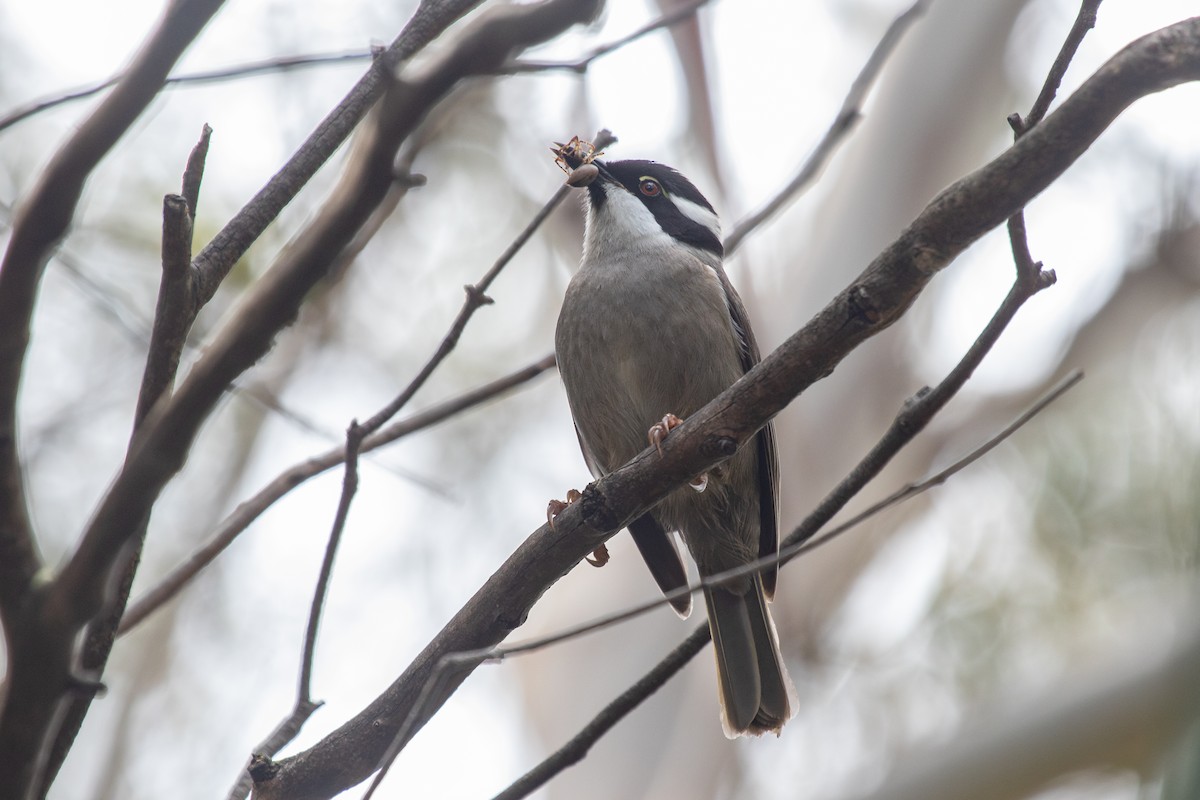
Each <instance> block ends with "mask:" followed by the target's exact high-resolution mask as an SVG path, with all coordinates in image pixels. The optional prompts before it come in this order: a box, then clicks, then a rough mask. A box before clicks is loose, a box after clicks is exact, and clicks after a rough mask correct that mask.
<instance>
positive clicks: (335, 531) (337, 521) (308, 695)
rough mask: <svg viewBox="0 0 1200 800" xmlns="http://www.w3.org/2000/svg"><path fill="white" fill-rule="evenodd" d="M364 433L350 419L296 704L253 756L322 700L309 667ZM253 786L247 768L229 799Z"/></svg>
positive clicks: (265, 753)
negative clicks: (318, 698)
mask: <svg viewBox="0 0 1200 800" xmlns="http://www.w3.org/2000/svg"><path fill="white" fill-rule="evenodd" d="M365 435H366V431H365V430H364V429H363V428H362V427H360V426H359V424H358V420H351V422H350V427H348V428H347V429H346V458H345V464H346V469H345V473H344V474H343V476H342V494H341V497H339V498H338V505H337V512H336V513H335V514H334V518H333V526H332V528H331V529H330V531H329V540H328V541H327V542H326V544H325V556H324V557H323V558H322V559H321V572H320V574H319V575H318V576H317V585H316V587H315V588H314V589H313V596H312V602H311V604H310V606H309V611H308V625H307V626H305V630H304V650H303V654H302V655H301V657H300V681H299V683H298V685H297V686H296V703H295V705H294V706H293V707H292V711H291V713H289V714H288V716H287V717H285V718H284V719H283V721H282V722H280V724H279V725H277V726H276V728H275V730H274V732H272V734H271V736H269V737H268V738H267V740H266V741H264V742H263V743H262V744H260V745H259V746H258V747H257V748H256V749H255V750H254V754H253V756H252V757H253V758H262V757H266V758H270V757H271V756H274V755H275V754H276V753H278V752H279V751H280V750H282V749H283V748H284V746H285V745H287V744H288V742H290V741H292V739H294V738H295V737H296V736H297V735H298V734H299V733H300V728H301V727H302V726H303V724H304V722H305V721H306V720H307V719H308V718H309V717H310V716H312V713H313V712H314V711H316V710H317V709H318V708H320V706H321V703H319V702H314V701H313V699H312V670H313V660H314V659H315V658H316V653H317V631H318V630H319V628H320V625H321V611H322V609H323V608H324V607H325V598H326V597H327V596H328V594H329V581H330V579H331V578H332V577H333V562H334V559H335V558H336V557H337V550H338V545H339V544H340V543H341V541H342V535H343V534H344V533H345V531H346V519H347V518H348V517H349V516H350V504H351V502H353V500H354V495H355V494H356V493H357V492H358V454H359V452H360V450H361V449H362V444H363V439H364V438H365ZM253 785H254V778H253V776H251V774H250V772H249V767H247V768H246V769H243V770H242V773H241V775H239V776H238V780H237V782H236V783H235V784H234V787H233V789H232V790H231V791H230V793H229V796H228V797H229V800H242V798H244V797H245V796H246V795H247V794H248V793H249V792H250V789H251V788H252V787H253Z"/></svg>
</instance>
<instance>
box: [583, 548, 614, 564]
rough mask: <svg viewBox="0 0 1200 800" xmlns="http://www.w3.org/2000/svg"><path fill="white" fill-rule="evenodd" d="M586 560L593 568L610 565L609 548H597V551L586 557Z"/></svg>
mask: <svg viewBox="0 0 1200 800" xmlns="http://www.w3.org/2000/svg"><path fill="white" fill-rule="evenodd" d="M584 559H585V560H586V561H587V562H588V563H589V564H591V565H592V566H593V567H596V568H600V567H603V566H604V565H605V564H607V563H608V559H609V555H608V548H607V547H605V546H604V545H600V546H599V547H597V548H596V549H595V550H593V551H592V554H591V555H590V556H584Z"/></svg>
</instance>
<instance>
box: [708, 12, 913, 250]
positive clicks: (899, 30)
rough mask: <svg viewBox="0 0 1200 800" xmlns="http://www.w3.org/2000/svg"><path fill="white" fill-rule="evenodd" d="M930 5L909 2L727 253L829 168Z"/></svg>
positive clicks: (740, 226)
mask: <svg viewBox="0 0 1200 800" xmlns="http://www.w3.org/2000/svg"><path fill="white" fill-rule="evenodd" d="M928 5H929V0H917V2H915V3H913V4H912V5H911V6H909V8H908V10H907V11H905V12H904V13H903V14H901V15H900V16H898V17H896V18H895V19H894V20H892V24H891V25H889V26H888V29H887V30H886V31H884V34H883V38H881V39H880V40H879V43H878V44H876V45H875V49H874V50H873V51H872V52H871V55H870V57H869V58H868V59H867V63H866V64H864V65H863V68H862V70H860V71H859V73H858V76H857V77H856V78H855V79H854V82H853V83H851V84H850V91H849V92H847V93H846V97H845V99H843V100H842V107H841V108H840V109H839V110H838V113H837V116H836V117H834V120H833V123H832V124H831V125H830V126H829V128H828V130H826V131H825V135H824V136H822V137H821V141H819V142H817V146H816V147H815V148H814V149H813V151H812V153H811V154H810V155H809V157H808V158H807V159H806V160H805V162H804V164H803V166H801V167H800V171H799V172H797V173H796V176H795V177H794V178H792V180H791V181H789V182H788V185H787V186H785V187H783V189H781V190H780V191H779V192H778V193H776V195H775V196H774V197H773V198H771V199H770V200H769V201H767V203H766V205H764V206H763V207H762V208H760V209H759V210H758V211H755V212H754V213H753V214H751V215H750V216H748V217H745V218H744V219H741V220H739V221H738V223H737V224H736V225H734V226H733V230H732V231H730V232H729V235H728V236H726V237H725V255H726V256H730V255H732V254H733V253H734V251H735V250H737V249H738V248H739V247H740V246H741V244H742V242H743V241H744V240H745V239H746V237H747V236H749V235H750V234H751V233H752V232H754V230H755V229H756V228H758V227H759V226H760V225H762V224H763V223H764V222H766V221H767V220H769V219H770V218H771V217H773V216H775V214H777V213H778V212H779V211H780V210H781V209H782V208H783V207H784V206H786V205H787V204H788V203H790V202H792V200H794V199H795V197H796V195H797V194H798V193H799V192H800V191H801V190H802V189H804V188H805V187H806V186H808V185H809V184H810V183H811V182H812V181H813V180H814V179H816V177H817V176H818V175H819V174H820V172H821V170H822V169H824V168H825V165H826V164H827V163H829V159H831V158H832V157H833V154H834V152H836V150H837V148H838V146H839V145H840V144H841V143H842V141H843V140H844V139H845V138H846V136H847V135H848V134H849V133H850V131H851V130H853V128H854V126H855V125H856V124H857V123H858V120H859V118H860V117H861V116H862V106H863V103H864V102H865V101H866V99H867V94H868V93H869V92H870V91H871V87H872V86H873V85H874V83H875V79H876V78H877V77H879V73H880V72H882V71H883V65H884V64H885V63H887V60H888V57H889V56H891V54H892V53H893V52H894V51H895V49H896V45H898V44H899V43H900V39H901V38H903V36H904V34H905V32H907V31H908V29H909V28H910V27H912V25H913V24H914V23H916V21H917V19H918V18H920V16H921V15H922V14H924V13H925V7H926V6H928Z"/></svg>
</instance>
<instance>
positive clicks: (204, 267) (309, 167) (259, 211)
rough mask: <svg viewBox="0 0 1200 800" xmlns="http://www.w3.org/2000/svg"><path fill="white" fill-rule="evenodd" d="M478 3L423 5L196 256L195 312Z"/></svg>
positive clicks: (447, 0) (458, 0)
mask: <svg viewBox="0 0 1200 800" xmlns="http://www.w3.org/2000/svg"><path fill="white" fill-rule="evenodd" d="M480 2H482V0H442V2H437V3H434V2H429V0H422V2H421V3H420V4H419V5H418V6H417V10H416V12H415V13H414V14H413V17H412V19H410V20H409V21H408V24H407V25H405V26H404V30H403V31H401V32H400V35H399V36H397V37H396V39H395V41H393V42H392V43H391V45H389V46H388V48H387V49H386V50H384V51H383V52H382V53H380V54H379V56H378V58H376V59H375V62H374V63H373V64H372V65H371V68H370V69H368V70H367V72H366V74H364V75H363V76H362V78H360V79H359V81H358V83H356V84H355V85H354V87H353V88H352V89H351V90H350V92H349V93H348V94H347V95H346V97H345V98H343V99H342V101H341V102H340V103H338V105H337V107H336V108H334V109H333V110H332V111H330V112H329V114H328V115H327V116H326V117H325V119H323V120H321V122H320V124H319V125H317V127H316V130H314V131H313V132H312V133H311V134H310V135H309V137H308V139H306V140H305V141H304V144H302V145H300V149H298V150H297V151H296V152H295V154H294V155H293V156H292V157H291V158H290V159H288V162H287V163H286V164H284V165H283V167H282V169H280V170H279V172H277V173H275V175H273V176H272V177H271V180H269V181H268V182H267V184H266V186H264V187H263V188H262V189H260V190H259V192H258V194H256V195H255V196H254V198H253V199H251V200H250V202H249V203H247V204H246V205H245V207H243V208H242V210H241V211H239V212H238V213H237V214H236V215H234V217H233V219H231V220H229V222H228V223H226V225H225V227H224V228H222V229H221V232H220V233H218V234H217V235H216V236H215V237H213V240H212V241H211V242H209V243H208V244H207V245H206V246H205V247H204V249H203V250H201V251H200V254H199V255H197V256H196V258H195V260H194V261H193V263H192V266H193V267H194V268H195V270H196V277H195V280H196V296H195V298H194V301H193V302H194V303H195V305H196V308H197V309H199V308H200V307H202V306H204V304H205V303H207V302H208V301H209V300H211V299H212V296H213V295H214V294H216V291H217V288H218V287H219V286H220V285H221V282H222V281H224V280H225V277H226V276H227V275H228V274H229V271H230V270H232V269H233V267H234V265H235V264H236V263H237V261H238V259H240V258H241V257H242V256H243V255H245V253H246V251H247V250H248V249H249V248H250V245H252V244H253V243H254V242H256V241H257V240H258V237H260V236H261V235H262V234H263V231H265V230H266V229H267V226H268V225H270V224H271V223H272V222H273V221H274V220H275V218H276V217H278V216H279V212H281V211H282V210H283V209H284V207H285V206H287V204H288V203H290V202H291V201H292V198H294V197H295V196H296V195H297V194H299V192H300V190H301V189H303V188H304V186H305V185H307V183H308V181H309V180H310V179H311V178H312V176H313V175H314V174H316V172H317V170H318V169H320V168H321V166H322V165H324V164H325V162H326V161H328V160H329V158H330V156H332V155H333V153H334V152H335V151H336V150H337V149H338V147H340V146H341V145H342V143H343V142H345V141H346V138H347V137H348V136H349V135H350V132H351V131H352V130H354V128H355V127H356V126H357V125H358V123H359V122H360V121H362V118H363V117H364V116H365V115H366V113H367V111H368V110H370V108H371V107H372V106H373V105H374V104H375V103H376V101H378V100H379V98H380V97H382V96H383V93H384V90H385V89H386V88H387V86H388V84H389V81H390V79H391V76H392V74H393V72H394V71H395V69H396V68H397V67H398V66H399V65H400V64H401V63H404V62H405V61H407V60H408V59H409V58H411V57H412V56H413V54H415V53H416V52H418V51H419V50H421V49H422V48H423V47H425V46H426V45H427V44H429V43H430V42H432V41H433V40H434V39H436V38H437V37H438V36H440V35H441V34H442V33H444V32H445V30H446V29H447V28H448V27H450V25H452V24H453V23H455V22H457V21H458V20H459V19H461V18H462V17H463V16H465V15H466V14H467V12H469V11H471V10H472V9H473V8H475V6H477V5H479V4H480Z"/></svg>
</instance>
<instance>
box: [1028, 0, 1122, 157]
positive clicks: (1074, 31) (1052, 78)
mask: <svg viewBox="0 0 1200 800" xmlns="http://www.w3.org/2000/svg"><path fill="white" fill-rule="evenodd" d="M1100 2H1101V0H1083V2H1082V4H1080V6H1079V13H1078V14H1077V15H1076V17H1075V23H1074V24H1073V25H1072V26H1071V30H1070V31H1069V32H1068V33H1067V38H1066V39H1065V40H1064V41H1063V43H1062V47H1061V48H1059V51H1058V55H1057V56H1056V57H1055V59H1054V63H1053V64H1051V65H1050V72H1049V73H1047V75H1046V80H1045V81H1044V82H1043V83H1042V90H1041V91H1040V92H1038V96H1037V99H1036V100H1034V101H1033V108H1031V109H1030V110H1029V113H1028V114H1027V115H1026V116H1025V119H1021V115H1020V114H1012V115H1011V116H1009V118H1008V124H1009V125H1011V126H1012V128H1013V131H1014V132H1015V133H1016V135H1017V136H1020V135H1021V134H1022V133H1024V132H1025V131H1027V130H1029V129H1030V128H1032V127H1033V126H1034V125H1037V124H1038V123H1039V122H1041V121H1042V117H1044V116H1046V112H1047V111H1049V110H1050V104H1051V103H1053V102H1054V97H1055V95H1057V94H1058V87H1059V86H1061V85H1062V79H1063V77H1064V76H1066V74H1067V67H1069V66H1070V65H1071V61H1072V59H1074V58H1075V53H1076V52H1077V51H1078V50H1079V45H1081V44H1082V43H1083V37H1085V36H1087V33H1088V31H1090V30H1091V29H1092V28H1094V27H1096V12H1097V11H1099V9H1100Z"/></svg>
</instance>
